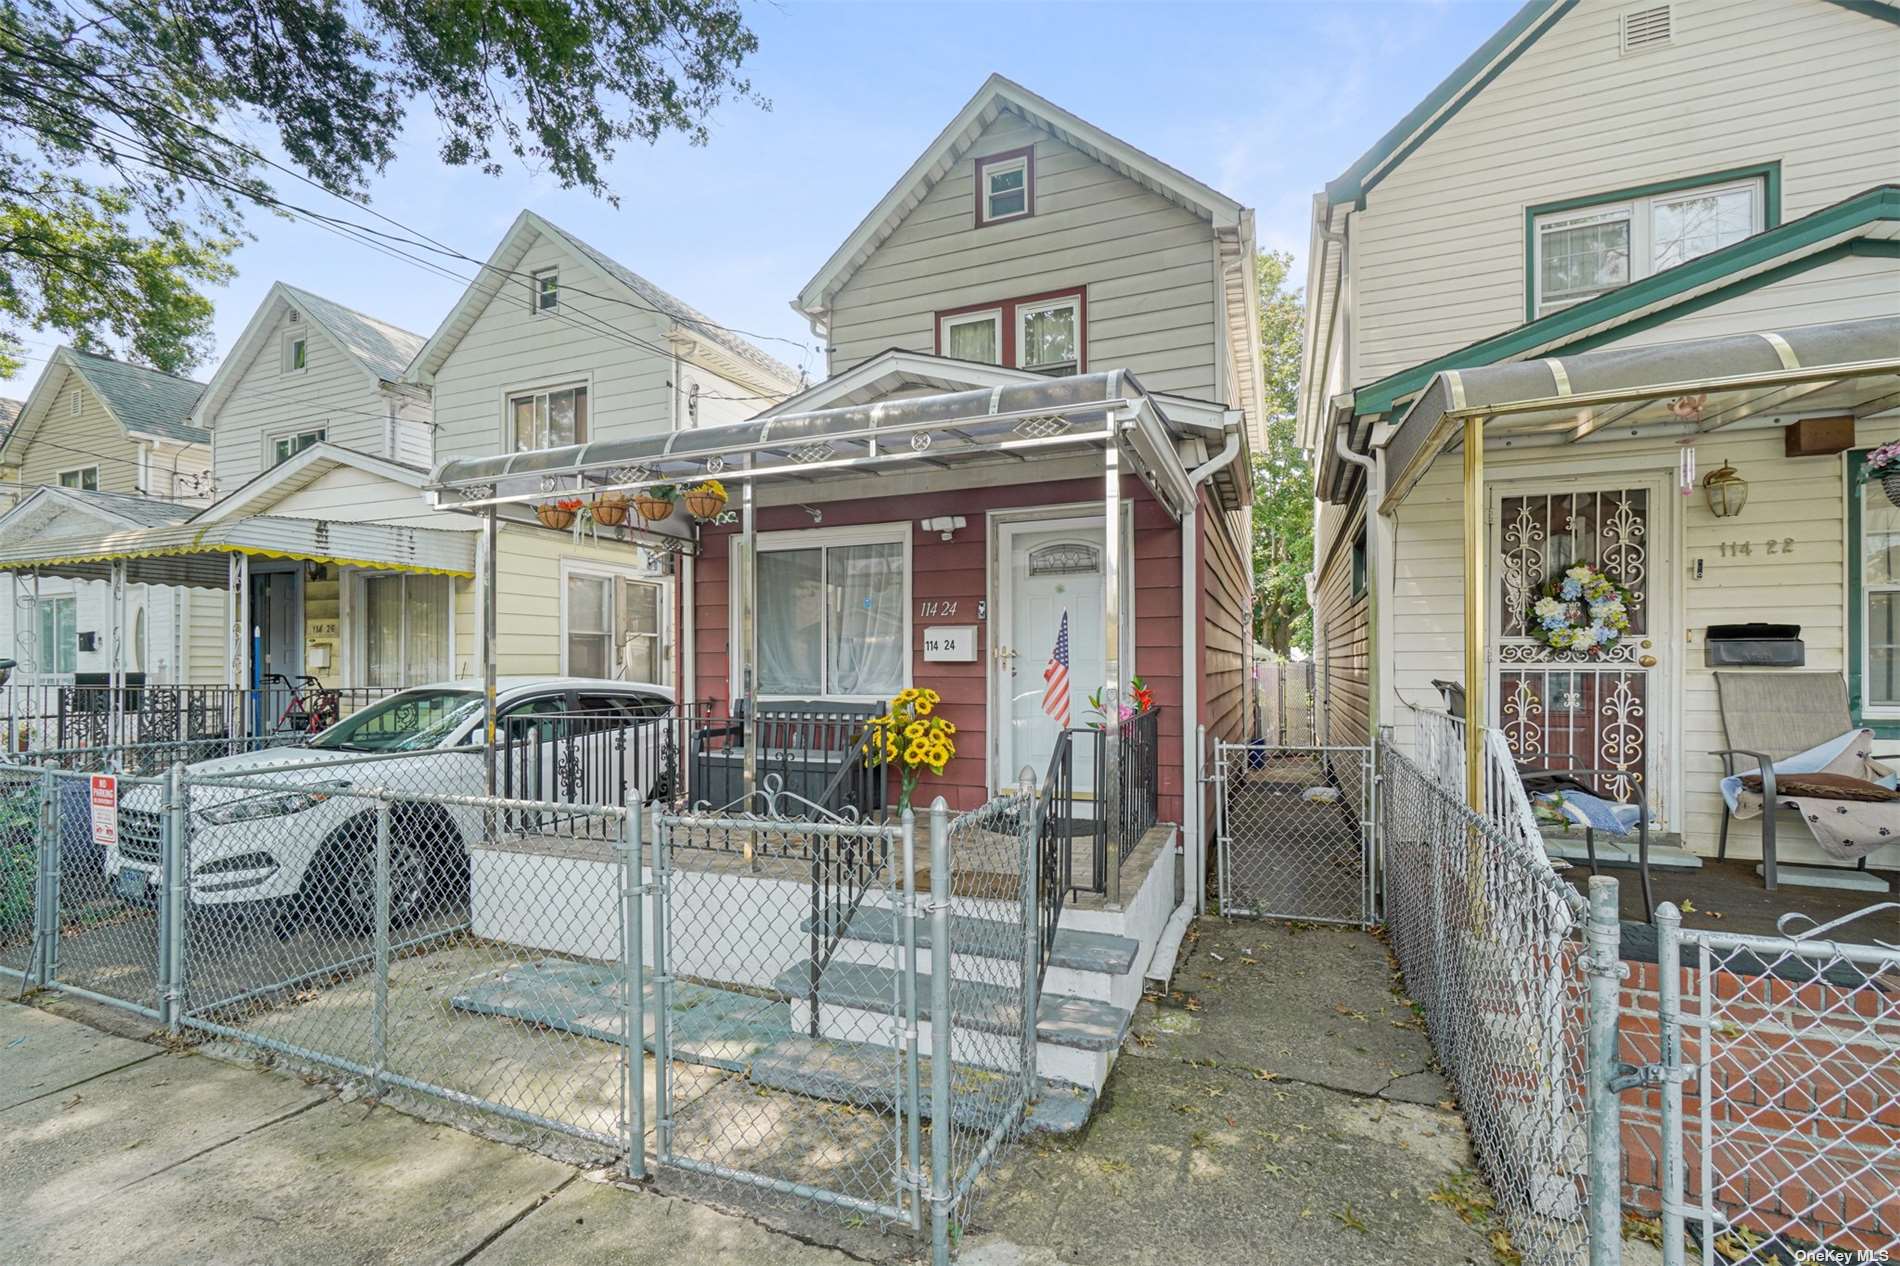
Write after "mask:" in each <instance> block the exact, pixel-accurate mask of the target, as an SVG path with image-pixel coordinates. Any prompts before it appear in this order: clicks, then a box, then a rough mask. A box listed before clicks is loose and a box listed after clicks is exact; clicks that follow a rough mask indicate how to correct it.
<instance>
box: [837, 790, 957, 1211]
mask: <svg viewBox="0 0 1900 1266" xmlns="http://www.w3.org/2000/svg"><path fill="white" fill-rule="evenodd" d="M899 830H900V831H901V839H902V848H903V868H902V870H901V871H900V872H899V874H900V875H902V877H903V890H902V892H901V893H900V894H899V900H898V906H897V908H898V912H899V917H901V918H902V919H903V921H904V940H903V946H904V969H903V982H904V1092H903V1094H902V1096H901V1097H900V1098H901V1100H902V1102H903V1103H904V1104H905V1105H906V1107H907V1109H908V1111H907V1112H906V1114H905V1115H906V1118H907V1119H906V1120H905V1122H904V1127H905V1138H904V1147H905V1168H906V1169H907V1170H908V1172H907V1173H906V1174H905V1181H904V1186H905V1188H906V1190H908V1191H909V1192H910V1229H911V1230H913V1231H922V1230H923V1229H924V1204H923V1197H924V1142H923V1137H924V1136H923V1128H924V1127H923V1116H924V1092H923V1073H922V1069H921V1064H922V1060H921V1058H920V1056H921V1054H922V1052H920V1051H919V1050H918V1046H919V1040H920V1037H921V1033H922V1026H921V1025H920V1024H919V1022H918V1005H917V814H916V812H915V811H914V810H911V809H905V810H904V816H903V822H902V826H901V827H900V828H899ZM930 950H931V954H930V965H931V967H932V968H934V969H936V970H939V971H941V970H943V969H944V968H945V967H947V966H949V963H950V947H949V946H948V945H938V944H936V943H935V942H932V944H931V947H930ZM812 1004H813V1006H814V1007H816V1005H817V998H816V995H814V996H813V1002H812Z"/></svg>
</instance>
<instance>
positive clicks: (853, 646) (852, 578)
mask: <svg viewBox="0 0 1900 1266" xmlns="http://www.w3.org/2000/svg"><path fill="white" fill-rule="evenodd" d="M903 568H904V547H903V546H901V545H899V544H897V543H896V542H894V541H890V542H885V543H882V544H878V545H841V546H838V547H836V548H833V549H830V550H827V551H825V572H826V576H825V579H826V582H827V584H826V589H827V591H828V597H829V598H830V606H831V615H832V618H831V620H830V626H829V628H828V629H827V633H826V647H825V655H826V660H827V661H828V663H829V665H830V668H831V689H830V691H829V692H828V693H830V694H834V695H888V694H894V693H896V692H897V691H898V690H901V689H903V685H904V652H905V649H906V648H905V646H904V574H903Z"/></svg>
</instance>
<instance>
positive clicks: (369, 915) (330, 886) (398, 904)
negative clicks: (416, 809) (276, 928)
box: [304, 816, 429, 936]
mask: <svg viewBox="0 0 1900 1266" xmlns="http://www.w3.org/2000/svg"><path fill="white" fill-rule="evenodd" d="M418 843H419V842H418V841H415V840H411V839H407V838H405V835H404V833H403V832H402V831H399V830H392V831H391V832H390V838H389V923H390V926H391V927H402V926H404V925H406V924H408V923H411V922H413V921H414V920H415V919H416V918H417V917H418V916H419V915H420V913H421V911H422V909H423V908H424V904H425V903H426V901H427V899H428V880H429V876H428V866H427V863H426V860H425V857H424V854H423V851H422V849H421V848H420V847H418ZM313 885H314V886H313ZM304 891H305V893H306V894H307V900H306V902H305V905H306V908H308V909H310V910H312V911H313V912H314V913H315V914H317V916H318V917H320V918H321V919H322V920H323V922H324V923H326V924H327V925H328V926H329V927H330V928H331V929H332V930H333V931H336V932H339V933H344V934H348V935H356V936H368V935H374V934H375V931H376V822H375V819H374V818H371V817H367V816H366V817H363V818H359V819H357V820H356V821H354V822H351V823H349V824H348V825H346V826H345V827H343V828H342V829H341V830H339V831H337V832H336V834H334V835H332V836H331V837H330V838H329V839H328V840H327V841H325V842H324V846H323V851H322V852H321V853H320V854H318V857H317V860H316V862H315V864H314V865H313V866H312V867H311V875H310V877H309V878H307V879H306V880H305V881H304Z"/></svg>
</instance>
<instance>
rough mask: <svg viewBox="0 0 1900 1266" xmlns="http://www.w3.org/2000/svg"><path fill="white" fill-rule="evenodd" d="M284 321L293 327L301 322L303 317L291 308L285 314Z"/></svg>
mask: <svg viewBox="0 0 1900 1266" xmlns="http://www.w3.org/2000/svg"><path fill="white" fill-rule="evenodd" d="M284 320H285V321H287V322H289V323H290V324H291V325H295V324H297V322H299V321H301V320H303V316H302V314H300V313H299V312H298V311H297V309H295V308H292V309H290V310H289V312H288V313H286V314H285V316H284Z"/></svg>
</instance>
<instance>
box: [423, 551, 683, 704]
mask: <svg viewBox="0 0 1900 1266" xmlns="http://www.w3.org/2000/svg"><path fill="white" fill-rule="evenodd" d="M497 540H498V542H499V545H498V548H497V550H496V554H495V581H496V583H495V612H496V618H495V670H496V672H498V673H501V674H504V675H514V674H528V675H546V676H550V677H552V676H556V675H558V674H559V673H560V671H561V601H562V594H561V562H562V560H564V559H571V560H575V561H586V562H590V563H600V564H607V565H610V566H613V567H618V568H625V567H629V566H632V565H634V564H635V563H636V562H637V561H638V558H637V555H636V554H635V551H634V549H633V547H632V546H631V545H628V544H626V543H625V542H622V541H615V540H601V541H582V542H576V541H575V540H574V538H573V537H572V536H569V535H567V534H565V533H559V532H548V531H544V530H541V529H539V528H532V527H520V528H512V529H508V528H504V529H503V530H502V531H501V532H500V533H499V534H498V537H497ZM475 590H476V587H475V586H473V585H468V586H465V587H463V589H462V590H460V591H458V593H457V603H458V610H457V614H456V630H457V640H458V647H457V652H456V660H457V664H458V668H457V671H458V673H459V672H462V671H464V670H463V669H462V667H461V665H463V664H466V665H467V666H468V668H467V670H466V671H467V672H468V674H469V675H471V676H479V675H480V673H481V659H480V654H479V651H480V648H479V647H478V646H477V645H476V643H475V638H476V635H477V632H478V630H479V627H480V616H479V615H477V614H476V610H475V601H476V594H475ZM666 606H667V608H668V609H669V610H670V609H671V606H672V599H671V598H670V597H668V598H667V599H666ZM669 640H670V639H669Z"/></svg>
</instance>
